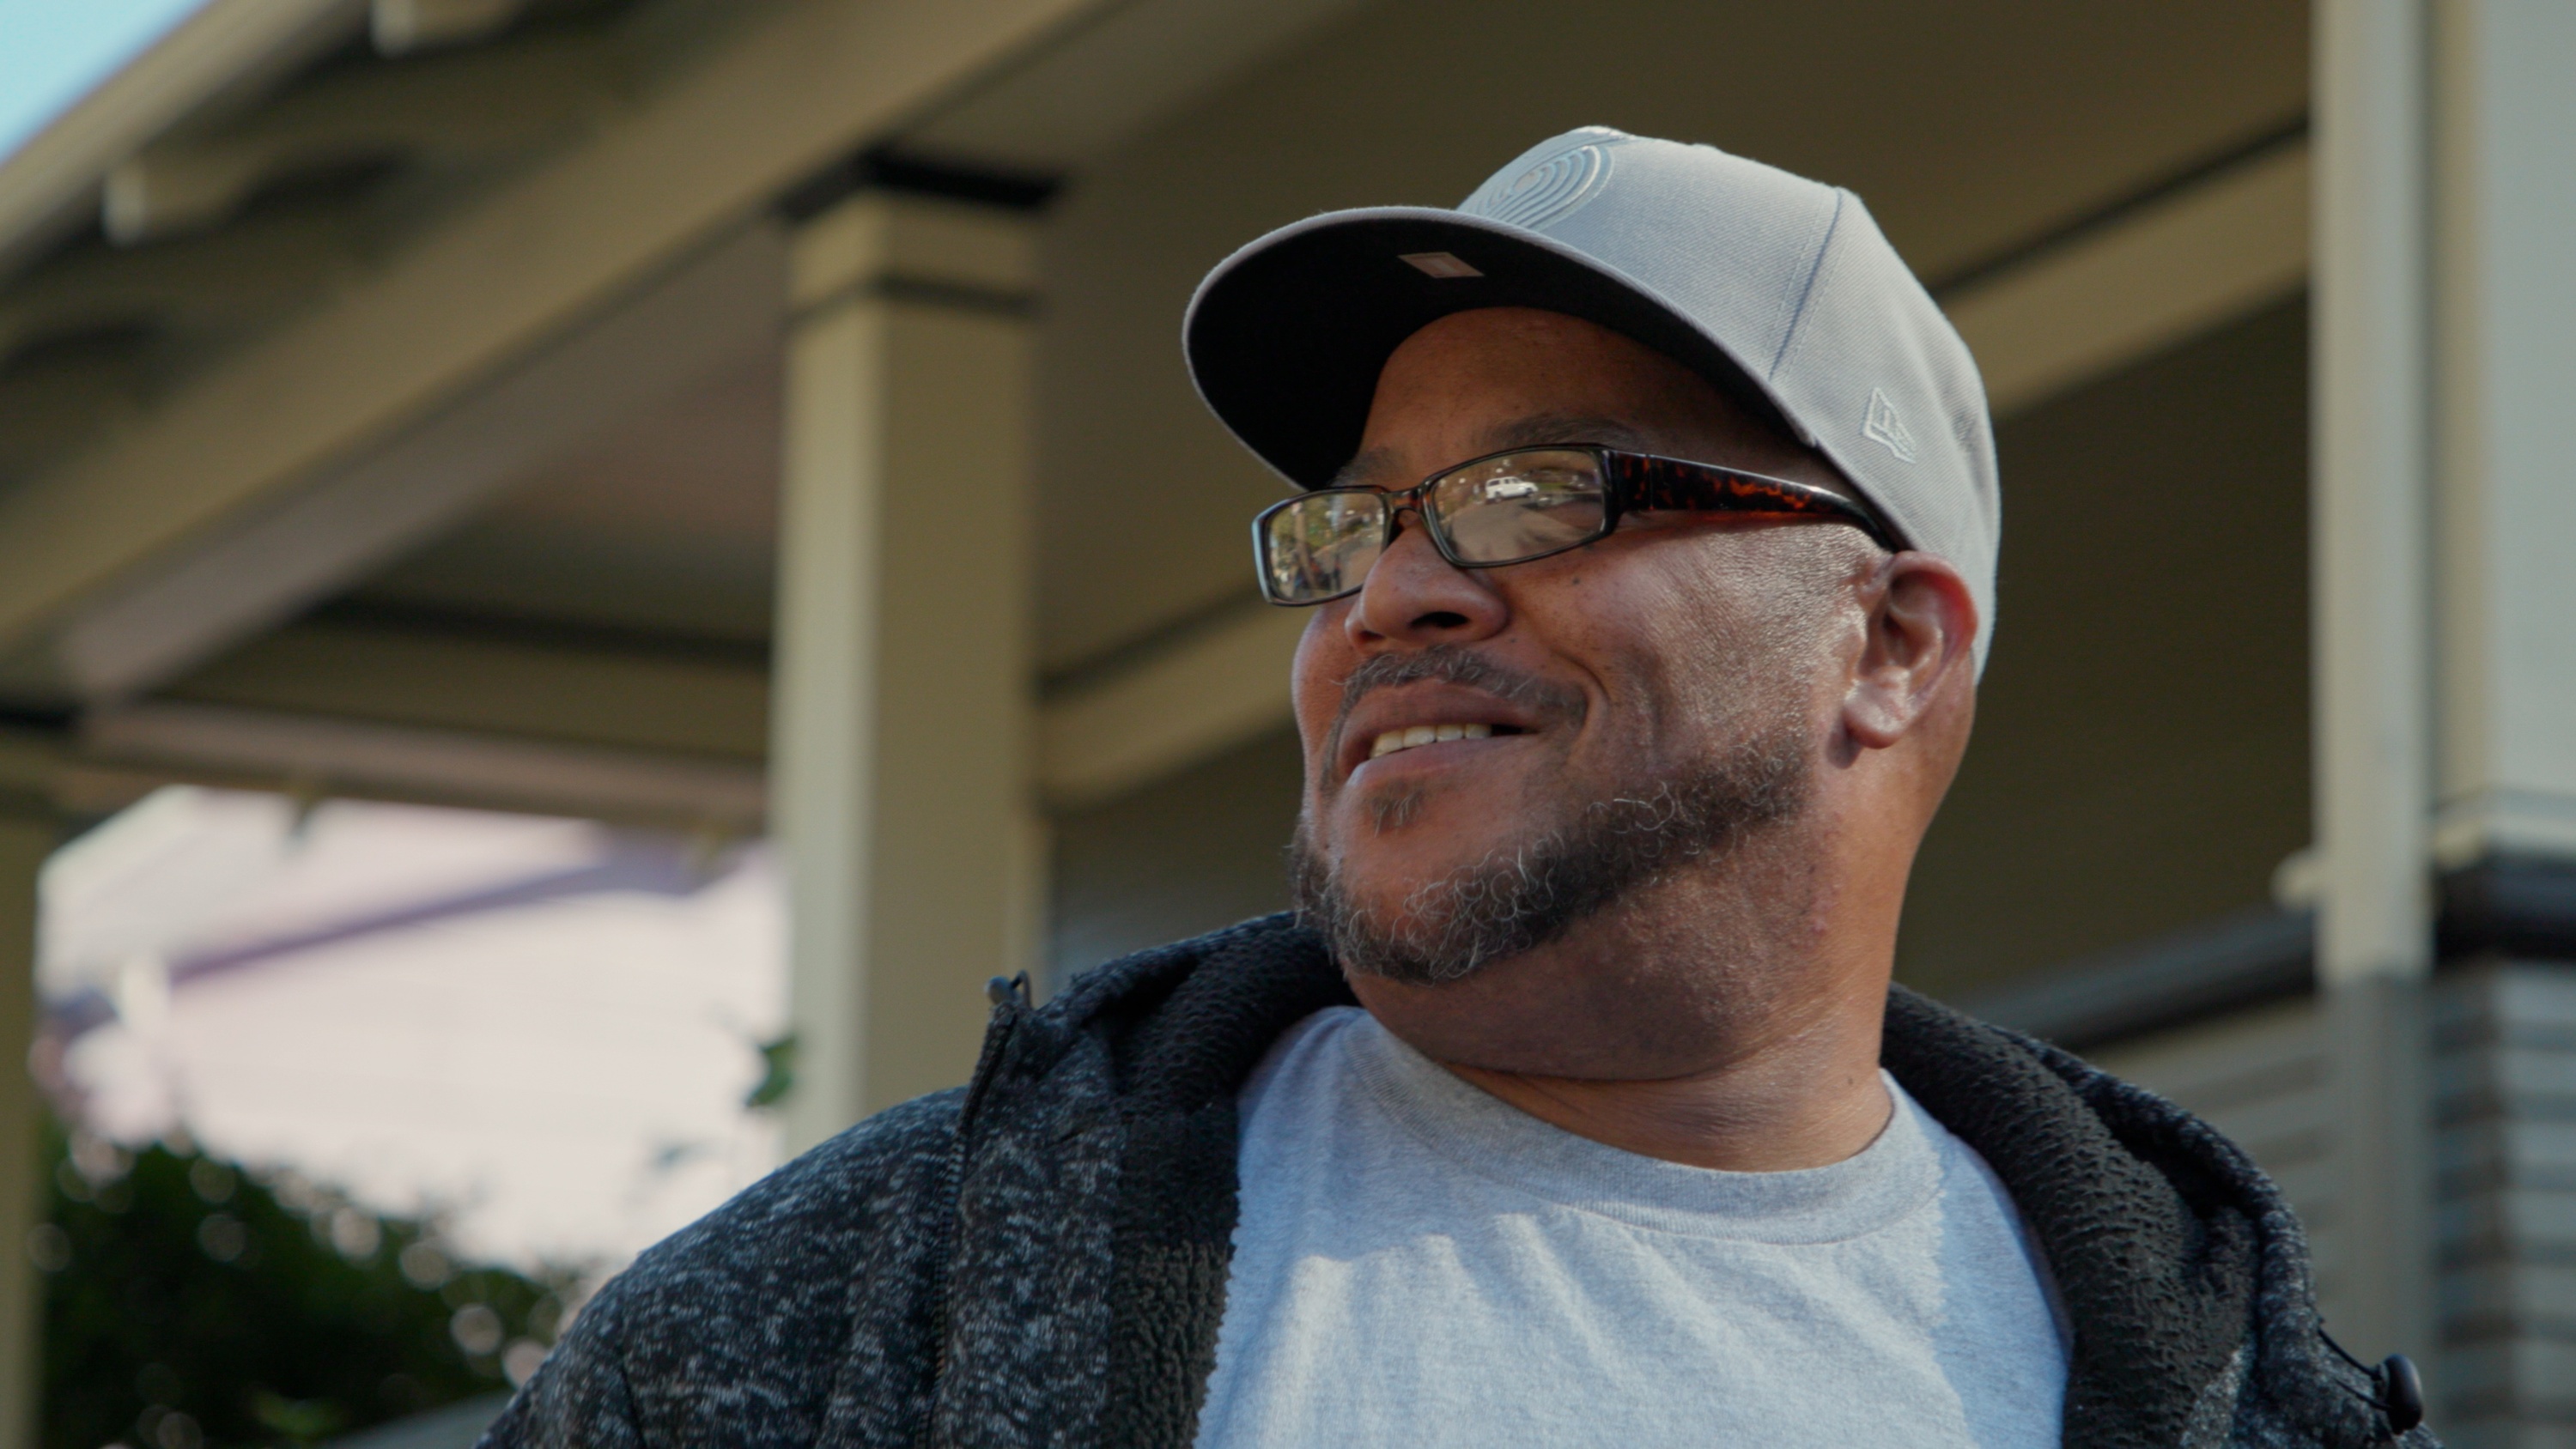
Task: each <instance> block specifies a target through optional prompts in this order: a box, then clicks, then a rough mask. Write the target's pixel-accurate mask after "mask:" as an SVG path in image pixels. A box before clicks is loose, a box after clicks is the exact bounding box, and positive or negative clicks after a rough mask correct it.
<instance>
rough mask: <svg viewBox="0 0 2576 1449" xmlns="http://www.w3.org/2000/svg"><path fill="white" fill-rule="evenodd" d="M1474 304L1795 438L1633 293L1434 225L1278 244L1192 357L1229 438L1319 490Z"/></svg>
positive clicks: (1234, 275)
mask: <svg viewBox="0 0 2576 1449" xmlns="http://www.w3.org/2000/svg"><path fill="white" fill-rule="evenodd" d="M1422 252H1447V253H1448V254H1449V255H1451V256H1453V257H1456V258H1457V259H1458V260H1460V261H1462V262H1465V263H1466V264H1467V265H1469V266H1471V267H1474V268H1475V269H1476V270H1477V271H1479V272H1481V273H1483V275H1481V276H1475V277H1447V278H1443V277H1433V276H1429V275H1426V274H1425V273H1424V272H1422V271H1421V270H1420V269H1419V268H1417V267H1415V266H1413V265H1412V264H1411V263H1409V262H1406V261H1405V260H1403V258H1404V257H1405V256H1407V255H1409V254H1416V253H1422ZM1479 307H1537V308H1543V309H1545V310H1547V311H1551V312H1563V313H1567V314H1569V315H1571V316H1575V317H1581V318H1583V319H1584V320H1586V321H1589V322H1595V323H1598V324H1600V325H1601V326H1604V327H1607V328H1609V329H1611V330H1612V331H1614V332H1619V333H1622V334H1624V335H1626V336H1627V337H1629V338H1632V339H1634V340H1635V341H1638V342H1641V343H1643V344H1645V345H1646V346H1648V347H1651V348H1654V349H1655V350H1656V351H1658V352H1661V353H1663V354H1664V355H1665V356H1667V357H1670V358H1673V359H1674V360H1675V361H1678V362H1680V363H1682V364H1683V365H1684V366H1686V367H1689V368H1690V369H1692V370H1693V371H1695V372H1697V373H1699V374H1700V375H1701V376H1703V377H1705V378H1707V379H1708V380H1709V381H1710V382H1712V383H1714V384H1715V385H1716V386H1717V387H1718V388H1719V389H1720V390H1721V391H1723V392H1725V393H1727V394H1728V395H1729V396H1731V397H1733V398H1734V399H1735V400H1736V401H1737V402H1738V403H1739V404H1741V405H1743V406H1745V407H1747V408H1748V409H1750V410H1752V411H1753V413H1754V414H1755V416H1757V417H1760V418H1762V419H1764V420H1765V421H1766V422H1769V423H1771V424H1772V425H1774V426H1779V427H1782V428H1783V429H1784V430H1785V428H1786V424H1785V422H1784V421H1783V420H1782V418H1781V416H1780V413H1779V410H1778V408H1777V407H1776V406H1774V405H1773V403H1772V402H1771V400H1770V399H1769V398H1768V397H1766V396H1764V395H1763V393H1762V391H1761V389H1760V388H1758V387H1757V386H1755V385H1754V383H1753V382H1752V380H1751V379H1750V378H1748V377H1747V376H1746V375H1745V373H1744V371H1743V369H1742V368H1741V367H1740V366H1739V365H1738V364H1737V363H1736V362H1735V360H1734V359H1733V358H1730V357H1728V356H1727V355H1726V353H1725V352H1724V351H1723V350H1721V349H1720V348H1719V347H1718V346H1717V344H1716V343H1714V342H1712V341H1710V340H1709V339H1708V338H1707V337H1706V336H1705V335H1703V334H1702V333H1701V332H1700V331H1699V330H1698V329H1697V328H1695V327H1693V326H1691V325H1690V324H1689V323H1687V322H1684V321H1683V320H1682V319H1681V318H1679V317H1677V316H1675V315H1674V314H1673V313H1672V312H1670V311H1668V310H1666V309H1665V308H1664V307H1663V306H1662V305H1661V304H1660V303H1657V302H1655V301H1652V300H1650V299H1649V298H1647V297H1645V296H1644V295H1642V294H1640V293H1639V292H1637V291H1636V290H1635V289H1634V288H1632V287H1630V286H1629V285H1628V284H1627V283H1626V282H1623V281H1621V280H1619V279H1617V278H1615V277H1612V276H1609V275H1607V274H1605V273H1603V272H1600V271H1597V270H1595V269H1593V268H1592V267H1589V266H1586V265H1585V264H1583V263H1582V262H1580V261H1577V260H1575V259H1574V258H1572V257H1568V256H1565V255H1562V254H1560V253H1558V252H1555V251H1552V250H1550V249H1548V248H1547V247H1544V246H1541V245H1538V244H1536V243H1535V242H1532V241H1525V240H1522V239H1520V238H1518V237H1515V236H1512V235H1509V234H1506V233H1501V232H1496V231H1489V230H1486V229H1484V228H1482V227H1478V226H1471V225H1465V224H1461V223H1456V222H1447V221H1440V220H1436V219H1428V218H1416V217H1354V218H1351V219H1350V220H1347V221H1342V222H1335V223H1332V224H1329V225H1324V226H1319V227H1316V228H1314V229H1313V230H1310V231H1304V232H1300V233H1297V234H1295V235H1292V236H1287V237H1283V238H1281V239H1280V240H1279V241H1277V242H1274V243H1272V244H1271V245H1270V246H1268V247H1265V248H1263V249H1262V250H1260V251H1258V252H1255V253H1253V254H1252V255H1250V256H1247V257H1244V258H1242V259H1240V260H1238V261H1237V262H1236V263H1235V264H1234V266H1233V267H1232V269H1231V270H1229V271H1228V272H1227V273H1226V274H1225V275H1224V276H1223V277H1220V278H1219V279H1218V280H1217V281H1216V282H1215V283H1214V284H1212V285H1211V286H1210V287H1209V288H1208V290H1207V292H1206V293H1205V294H1204V295H1202V296H1201V297H1200V298H1199V302H1198V306H1197V307H1196V309H1195V310H1194V311H1193V312H1192V313H1191V316H1190V327H1189V336H1188V337H1187V338H1186V339H1185V345H1186V346H1187V348H1188V349H1189V357H1190V366H1191V370H1192V372H1193V374H1194V375H1195V376H1196V378H1197V380H1198V386H1199V393H1200V395H1201V396H1202V397H1204V398H1205V399H1206V400H1207V404H1208V406H1209V407H1210V408H1212V409H1214V410H1215V412H1216V414H1217V416H1218V417H1219V418H1222V419H1223V420H1224V421H1225V423H1226V425H1227V426H1228V427H1230V428H1232V429H1233V430H1234V433H1235V436H1237V437H1239V438H1241V439H1242V440H1243V442H1244V444H1245V445H1246V446H1248V447H1250V448H1251V449H1252V451H1253V452H1255V453H1257V454H1259V455H1260V456H1261V458H1262V460H1263V461H1265V462H1267V463H1269V464H1270V465H1271V466H1272V467H1274V468H1276V469H1278V470H1279V471H1280V472H1281V473H1283V474H1285V475H1287V476H1288V477H1289V478H1290V479H1292V480H1294V481H1295V482H1296V483H1297V484H1299V485H1300V486H1302V487H1306V488H1320V487H1322V486H1324V485H1325V484H1327V483H1329V482H1331V481H1332V478H1333V475H1334V474H1335V473H1336V472H1337V471H1339V470H1340V468H1341V466H1342V465H1343V464H1344V463H1347V462H1349V461H1350V459H1351V456H1352V455H1353V454H1355V453H1357V452H1358V451H1359V445H1360V436H1361V433H1362V432H1363V430H1364V429H1365V428H1366V426H1367V423H1368V413H1369V403H1370V400H1371V399H1372V398H1373V397H1374V395H1375V394H1376V391H1377V378H1378V373H1379V372H1380V370H1382V369H1383V368H1384V367H1385V365H1386V359H1387V357H1388V356H1389V355H1390V354H1391V353H1393V352H1394V351H1395V349H1396V348H1397V347H1398V346H1399V345H1400V344H1402V343H1403V341H1404V339H1406V338H1407V337H1410V336H1412V335H1413V334H1414V333H1416V332H1418V331H1420V330H1421V329H1422V328H1423V327H1425V326H1427V325H1429V324H1430V323H1432V322H1436V321H1438V320H1439V319H1440V318H1443V317H1446V316H1448V315H1449V314H1451V313H1453V312H1467V311H1473V310H1475V309H1477V308H1479Z"/></svg>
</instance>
